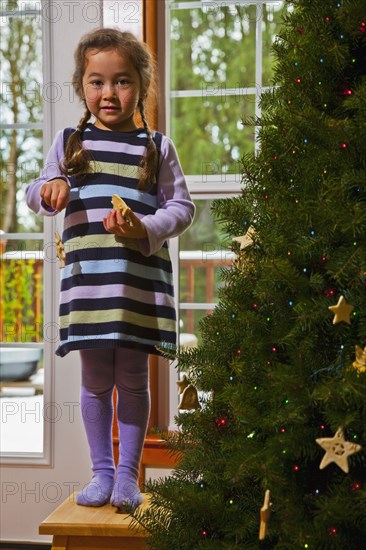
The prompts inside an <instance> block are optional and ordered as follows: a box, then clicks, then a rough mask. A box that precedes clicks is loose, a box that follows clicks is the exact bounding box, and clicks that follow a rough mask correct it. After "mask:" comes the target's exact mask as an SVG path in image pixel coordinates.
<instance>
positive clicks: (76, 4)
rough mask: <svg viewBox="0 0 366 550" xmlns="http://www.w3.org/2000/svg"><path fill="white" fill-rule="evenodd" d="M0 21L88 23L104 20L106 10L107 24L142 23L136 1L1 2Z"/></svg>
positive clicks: (19, 0)
mask: <svg viewBox="0 0 366 550" xmlns="http://www.w3.org/2000/svg"><path fill="white" fill-rule="evenodd" d="M1 8H2V9H1V10H0V18H1V22H2V23H6V22H7V20H8V18H9V17H15V16H16V17H29V16H33V17H35V18H36V20H37V19H38V20H43V21H45V22H47V23H57V22H59V21H61V19H64V20H65V21H67V22H68V23H75V21H78V20H79V19H80V18H82V20H83V21H85V22H87V23H98V22H101V21H103V14H104V11H105V10H107V11H108V18H109V21H112V22H113V23H116V24H121V23H125V24H136V23H139V22H141V21H142V2H141V1H139V0H135V1H133V0H119V1H110V0H105V1H104V2H100V1H98V0H49V1H42V0H38V1H35V2H32V3H30V2H29V1H27V0H18V2H15V3H13V4H10V5H9V4H7V3H6V2H2V5H1Z"/></svg>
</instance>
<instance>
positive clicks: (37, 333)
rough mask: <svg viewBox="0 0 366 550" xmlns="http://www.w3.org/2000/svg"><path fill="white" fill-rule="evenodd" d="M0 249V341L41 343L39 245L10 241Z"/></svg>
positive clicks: (41, 297)
mask: <svg viewBox="0 0 366 550" xmlns="http://www.w3.org/2000/svg"><path fill="white" fill-rule="evenodd" d="M3 248H5V250H3V251H2V254H1V299H0V309H1V335H0V340H1V341H2V342H6V343H12V342H21V343H25V342H42V341H43V241H20V240H19V241H15V240H14V241H13V240H12V241H8V242H7V243H6V245H5V246H4V245H3ZM23 353H24V352H23Z"/></svg>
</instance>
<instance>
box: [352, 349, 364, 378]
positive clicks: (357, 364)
mask: <svg viewBox="0 0 366 550" xmlns="http://www.w3.org/2000/svg"><path fill="white" fill-rule="evenodd" d="M355 355H356V359H355V361H353V363H352V366H353V367H354V368H355V369H356V370H357V372H366V347H364V348H363V349H362V348H361V347H360V346H355Z"/></svg>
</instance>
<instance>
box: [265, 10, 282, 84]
mask: <svg viewBox="0 0 366 550" xmlns="http://www.w3.org/2000/svg"><path fill="white" fill-rule="evenodd" d="M288 9H289V8H288V7H286V6H284V2H283V1H278V2H274V3H271V4H264V5H263V7H262V19H263V26H262V29H263V58H262V63H263V74H262V84H263V86H272V85H273V82H272V78H273V63H274V58H273V53H272V51H271V48H272V44H273V41H274V40H275V38H276V35H277V34H278V32H279V30H280V27H281V21H282V16H283V15H284V14H285V12H286V11H287V10H288Z"/></svg>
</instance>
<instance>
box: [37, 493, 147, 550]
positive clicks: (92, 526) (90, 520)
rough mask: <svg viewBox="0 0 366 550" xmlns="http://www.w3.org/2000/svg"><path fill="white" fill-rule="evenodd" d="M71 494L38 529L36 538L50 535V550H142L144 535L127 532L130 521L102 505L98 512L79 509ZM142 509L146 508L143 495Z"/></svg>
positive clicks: (111, 507)
mask: <svg viewBox="0 0 366 550" xmlns="http://www.w3.org/2000/svg"><path fill="white" fill-rule="evenodd" d="M76 494H77V493H74V494H72V495H71V496H70V497H69V498H68V499H66V500H65V501H64V502H63V503H62V504H61V505H60V506H59V507H58V508H56V510H55V511H54V512H52V514H50V515H49V516H48V518H46V519H45V520H44V521H42V523H41V524H40V526H39V533H40V535H53V541H52V550H76V549H78V550H81V549H84V550H116V549H118V550H135V549H136V550H145V549H146V548H147V545H146V542H145V540H144V539H145V538H146V533H145V532H144V531H143V530H142V529H131V528H130V523H131V517H130V516H129V515H127V514H118V513H116V510H117V508H115V507H114V506H111V505H110V504H106V505H105V506H100V507H99V508H93V507H89V506H79V505H78V504H76V501H75V497H76ZM142 496H143V503H142V505H141V506H142V507H147V506H148V497H147V495H146V494H143V495H142Z"/></svg>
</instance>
